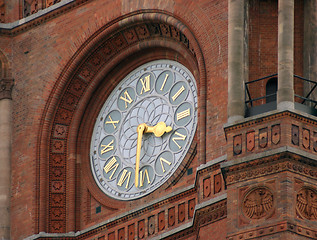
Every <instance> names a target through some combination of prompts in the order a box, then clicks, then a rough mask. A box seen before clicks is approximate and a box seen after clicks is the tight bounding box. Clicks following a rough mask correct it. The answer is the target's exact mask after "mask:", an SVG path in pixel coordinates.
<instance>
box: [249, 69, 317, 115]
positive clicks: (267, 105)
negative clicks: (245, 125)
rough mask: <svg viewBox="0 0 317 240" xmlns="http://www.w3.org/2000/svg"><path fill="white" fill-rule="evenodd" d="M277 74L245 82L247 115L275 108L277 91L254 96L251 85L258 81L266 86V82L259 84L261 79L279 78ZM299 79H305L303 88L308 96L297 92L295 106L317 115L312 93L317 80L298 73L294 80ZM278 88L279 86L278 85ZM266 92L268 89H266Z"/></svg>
mask: <svg viewBox="0 0 317 240" xmlns="http://www.w3.org/2000/svg"><path fill="white" fill-rule="evenodd" d="M277 77H278V75H277V74H272V75H268V76H265V77H262V78H259V79H256V80H252V81H249V82H246V83H245V106H246V116H247V117H248V116H253V115H257V114H260V113H263V112H268V111H271V110H275V109H276V107H277V105H276V91H275V92H274V93H271V94H265V95H262V96H257V97H252V95H251V92H252V91H251V90H250V86H252V84H255V83H257V85H258V86H259V85H260V86H261V85H262V86H265V85H264V84H259V82H261V81H265V80H268V79H272V78H277ZM295 79H299V80H301V81H303V89H305V90H304V92H306V93H307V94H306V96H301V95H299V94H298V93H296V92H295V94H294V96H295V99H296V100H295V108H296V109H298V110H301V111H304V112H306V113H309V114H312V115H315V116H317V101H316V100H314V99H313V98H312V94H313V93H314V92H316V91H317V90H316V89H317V82H314V81H312V80H309V79H306V78H303V77H301V76H298V75H294V80H295ZM307 88H308V89H307ZM276 89H277V86H276ZM264 91H265V92H266V89H265V90H264ZM272 98H273V99H275V100H274V101H269V102H268V101H267V100H268V99H272ZM316 99H317V98H316Z"/></svg>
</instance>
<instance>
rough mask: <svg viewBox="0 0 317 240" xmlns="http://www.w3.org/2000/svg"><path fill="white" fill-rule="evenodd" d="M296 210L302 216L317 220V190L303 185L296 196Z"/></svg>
mask: <svg viewBox="0 0 317 240" xmlns="http://www.w3.org/2000/svg"><path fill="white" fill-rule="evenodd" d="M296 210H297V213H298V214H299V215H300V217H302V218H306V219H308V220H317V190H316V189H313V188H308V187H303V188H302V189H301V190H300V191H299V192H298V194H297V196H296Z"/></svg>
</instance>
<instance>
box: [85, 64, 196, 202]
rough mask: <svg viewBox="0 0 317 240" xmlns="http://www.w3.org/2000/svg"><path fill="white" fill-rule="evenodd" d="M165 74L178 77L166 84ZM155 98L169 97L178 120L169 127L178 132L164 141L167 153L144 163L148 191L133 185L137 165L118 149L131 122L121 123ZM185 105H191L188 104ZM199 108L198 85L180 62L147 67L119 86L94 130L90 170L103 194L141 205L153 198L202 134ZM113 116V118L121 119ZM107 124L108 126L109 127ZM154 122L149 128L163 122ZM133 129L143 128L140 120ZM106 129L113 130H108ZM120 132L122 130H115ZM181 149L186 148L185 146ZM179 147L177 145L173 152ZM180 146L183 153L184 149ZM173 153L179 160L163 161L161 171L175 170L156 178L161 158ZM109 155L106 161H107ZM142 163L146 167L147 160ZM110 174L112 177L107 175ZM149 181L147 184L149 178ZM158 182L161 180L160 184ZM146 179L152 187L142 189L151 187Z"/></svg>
mask: <svg viewBox="0 0 317 240" xmlns="http://www.w3.org/2000/svg"><path fill="white" fill-rule="evenodd" d="M165 72H166V73H167V72H169V73H172V75H173V76H172V78H173V79H172V80H167V79H169V78H168V76H169V74H165V79H160V76H161V75H163V73H165ZM147 74H148V75H147ZM145 75H147V76H145ZM146 77H148V78H146ZM163 78H164V77H163ZM166 80H167V81H166ZM159 81H160V85H161V89H162V88H163V86H165V85H166V86H167V84H166V82H168V83H169V84H168V86H169V87H168V90H166V91H162V90H161V91H160V90H159V89H157V86H156V85H157V82H159ZM162 81H163V82H162ZM170 81H171V82H170ZM140 83H141V84H140ZM149 96H150V97H154V98H155V97H156V98H157V99H159V98H165V99H166V101H167V102H168V103H169V107H170V108H172V109H173V111H172V115H173V116H172V117H171V119H167V122H168V124H171V126H172V128H173V131H171V133H166V134H164V135H163V136H162V139H163V140H164V141H163V140H162V141H163V143H164V148H165V149H163V150H162V151H160V152H156V153H155V157H154V158H153V159H152V160H149V162H144V163H143V165H142V163H141V167H140V169H138V171H139V170H140V176H141V179H143V182H142V186H141V184H140V186H139V187H138V188H137V187H135V185H134V184H133V183H132V181H131V182H130V177H131V176H133V172H132V171H130V169H132V168H131V164H130V165H129V163H128V161H123V159H124V158H122V155H123V154H122V153H121V152H120V151H119V150H118V149H119V146H117V145H115V144H122V143H121V142H120V141H122V140H121V138H122V135H121V136H119V133H120V132H121V130H122V128H123V125H124V124H125V123H126V122H122V123H121V120H123V119H125V118H126V116H127V114H129V113H131V111H133V110H134V107H135V106H136V105H137V104H139V103H140V102H141V101H143V100H144V99H147V98H149ZM134 100H135V101H134ZM184 100H186V101H185V102H184ZM184 103H185V104H184ZM184 106H185V107H184ZM163 107H164V106H163ZM143 108H145V110H144V111H146V110H147V109H148V107H145V106H143ZM155 108H156V106H155V104H154V110H155ZM152 109H153V108H152ZM179 109H181V110H179ZM197 109H198V92H197V85H196V80H195V78H194V76H193V74H192V73H191V72H190V71H189V70H188V69H187V68H186V67H185V66H184V65H182V64H180V63H178V62H176V61H172V60H166V59H161V60H155V61H151V62H148V63H145V64H143V65H141V66H139V67H138V68H136V69H134V70H133V71H131V72H130V73H129V74H128V75H127V76H126V77H124V78H123V79H122V80H121V81H120V82H119V83H118V84H117V86H116V87H115V88H114V90H113V91H112V92H111V93H110V94H109V96H108V97H107V99H106V101H105V103H104V104H103V107H102V108H101V110H100V111H99V114H98V117H97V120H96V122H95V126H94V129H93V134H92V139H91V145H90V149H91V150H90V166H91V171H92V175H93V178H94V180H95V183H96V184H97V185H98V187H99V189H101V191H102V192H103V193H105V194H106V195H107V196H109V197H111V198H114V199H117V200H135V199H138V198H141V197H143V196H146V195H147V194H149V193H151V192H153V191H154V190H156V189H157V188H159V187H160V186H162V185H163V184H164V183H165V182H166V181H168V179H170V177H171V176H172V174H173V173H175V172H176V170H177V169H178V168H179V166H180V165H181V163H182V162H183V160H184V158H185V156H186V154H187V152H188V150H189V148H190V146H191V144H192V141H193V138H194V135H195V133H196V129H197V122H198V121H197V119H198V114H197ZM115 111H117V112H118V114H116V116H117V117H118V119H116V118H115V115H113V116H111V113H112V112H115ZM162 111H163V110H162ZM177 111H181V112H177ZM163 112H164V111H163ZM176 112H177V113H176ZM168 114H169V113H168ZM148 115H150V114H148ZM109 116H110V117H109ZM132 116H133V115H132ZM178 116H179V117H178ZM111 117H113V118H114V119H115V120H114V119H112V118H111ZM108 118H109V119H108ZM136 118H138V115H136ZM107 119H108V121H107V124H108V125H107V124H106V120H107ZM141 119H142V118H141ZM158 119H160V117H158ZM145 120H149V119H147V118H145V117H143V119H142V120H141V122H142V121H143V122H144V121H145ZM169 120H170V121H169ZM178 120H179V123H178V124H177V123H176V122H177V121H178ZM153 121H154V120H153V119H151V121H146V122H145V123H146V124H152V125H155V124H157V122H158V121H155V122H153ZM132 122H133V121H132ZM116 124H117V125H116ZM133 124H136V125H135V126H134V128H136V127H137V124H140V122H138V121H134V122H133ZM104 125H107V126H106V127H107V128H108V129H107V130H106V127H104ZM111 127H113V128H114V129H111ZM117 127H118V129H115V128H117ZM131 129H132V128H131ZM129 130H130V129H128V131H129ZM107 134H108V135H107ZM132 134H133V133H132ZM131 136H132V135H131ZM152 136H153V135H150V138H151V137H152ZM136 138H137V134H136V131H135V134H134V138H132V139H133V141H134V142H133V141H132V145H133V144H134V145H136ZM152 138H153V137H152ZM105 139H107V140H105ZM185 139H186V140H185ZM148 141H150V140H148ZM178 143H179V144H178ZM109 144H110V145H109ZM181 144H183V145H182V146H181ZM173 145H175V146H174V147H172V146H173ZM109 146H110V147H109ZM133 147H135V146H133ZM177 147H178V148H179V149H180V150H178V149H177ZM144 151H145V150H144ZM168 151H171V152H172V154H173V161H165V162H163V160H160V161H161V167H162V169H163V168H164V166H163V165H164V164H165V166H167V167H168V166H169V165H172V167H171V168H170V169H169V172H168V174H165V175H163V176H162V172H160V174H156V175H155V174H154V172H156V171H153V169H154V167H155V166H154V165H155V163H153V162H157V159H158V157H159V156H160V155H161V154H162V153H163V152H168ZM99 152H100V153H99ZM103 154H105V157H103V156H101V155H103ZM120 157H121V158H120ZM129 158H130V155H129ZM119 159H120V160H119ZM140 160H141V162H142V158H141V159H140ZM143 161H145V160H143ZM150 162H152V163H150ZM98 164H99V165H98ZM124 164H125V167H124V168H123V167H121V165H124ZM150 164H152V165H153V166H151V165H150ZM100 165H101V166H100ZM146 166H148V168H149V169H148V171H147V169H146ZM120 167H121V169H119V171H117V169H118V168H120ZM150 168H152V170H150ZM142 169H143V170H144V169H145V170H144V172H143V178H142ZM135 171H136V170H135ZM105 173H106V174H108V173H109V174H108V175H105ZM135 173H136V172H135ZM151 174H153V175H151ZM119 176H120V177H119ZM146 176H147V179H145V178H146ZM149 176H150V177H149ZM112 177H114V178H112ZM106 178H107V179H106ZM150 178H151V179H152V180H153V181H156V182H155V183H154V184H153V183H152V182H151V181H150V182H149V179H150ZM156 178H158V180H157V179H156ZM127 179H128V180H127ZM144 179H145V180H147V181H148V184H150V185H149V187H146V188H141V187H143V184H144V183H145V182H146V181H144ZM122 181H123V182H122ZM140 183H141V180H140ZM124 184H126V191H132V190H131V189H133V191H134V192H133V193H128V192H124V190H122V189H123V187H122V185H124ZM115 188H117V189H115Z"/></svg>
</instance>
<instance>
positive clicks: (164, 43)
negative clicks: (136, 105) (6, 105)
mask: <svg viewBox="0 0 317 240" xmlns="http://www.w3.org/2000/svg"><path fill="white" fill-rule="evenodd" d="M162 48H164V49H166V51H173V52H174V55H173V58H174V60H178V59H179V60H180V61H184V62H186V61H187V64H189V65H190V66H188V67H189V68H190V69H191V70H192V71H193V73H194V75H195V77H196V80H197V82H198V85H200V86H206V84H205V79H206V77H205V66H204V60H203V55H202V53H201V50H200V49H201V48H200V47H199V44H198V42H197V41H196V39H195V37H194V35H193V33H192V31H190V29H189V28H188V27H186V26H185V25H184V24H183V23H182V22H181V21H179V20H177V19H176V18H174V17H172V16H170V15H169V14H168V13H162V12H160V13H158V12H142V13H140V12H136V13H132V14H129V15H127V16H124V17H122V18H120V19H117V20H115V21H113V22H110V23H109V24H107V25H106V26H104V27H102V28H101V29H99V30H98V31H97V32H95V33H94V34H93V35H92V36H91V37H90V38H89V39H88V40H87V41H86V42H85V43H83V44H82V46H81V47H80V48H79V49H78V50H77V52H76V53H75V54H74V56H73V57H72V59H71V60H70V61H69V62H68V64H67V65H66V66H65V68H64V69H63V71H62V73H61V74H60V76H59V78H58V79H57V81H56V84H55V86H54V89H53V91H52V92H51V94H50V97H49V100H48V102H47V104H46V107H45V111H44V113H43V117H42V119H41V129H40V131H41V132H40V135H39V139H38V142H39V145H38V160H37V171H38V174H37V177H38V179H37V184H38V188H37V189H38V191H37V199H36V201H37V206H39V207H38V209H37V212H36V217H37V221H36V222H37V226H36V228H37V229H36V231H38V232H41V231H43V232H52V233H64V232H69V231H75V230H78V228H79V226H78V225H76V221H75V220H74V219H75V212H76V204H74V203H76V201H77V200H76V184H78V179H76V176H78V173H79V172H78V171H79V170H78V167H76V166H77V163H78V159H77V157H76V155H77V150H78V149H77V148H78V147H77V146H76V141H77V140H76V139H77V137H78V134H79V133H78V129H79V127H80V124H81V119H82V118H83V115H84V114H85V111H86V108H87V106H88V104H89V101H90V100H91V98H92V96H93V93H94V92H95V91H96V90H97V88H98V86H99V85H100V84H101V83H102V80H103V79H104V78H105V76H106V75H107V74H109V73H110V72H111V71H112V70H113V69H114V68H115V67H116V66H117V65H118V64H120V63H121V62H123V61H124V60H125V59H127V58H128V57H130V56H132V55H135V54H138V53H141V52H146V51H145V50H146V49H162ZM158 53H159V54H160V52H159V51H158ZM160 56H161V57H167V58H169V56H167V55H166V56H163V55H162V54H161V55H160ZM153 58H154V57H153V54H152V55H148V56H145V57H144V58H143V61H148V60H149V59H150V60H152V59H153ZM136 64H140V63H137V62H136V61H135V65H136ZM135 65H134V66H131V67H135ZM115 83H116V82H115V80H113V81H111V80H110V81H109V82H108V83H107V84H108V86H109V87H108V89H111V88H112V87H113V86H114V85H115ZM200 89H201V90H200V92H199V111H200V116H201V117H200V120H199V132H198V142H199V144H198V145H199V148H200V149H199V152H201V154H200V155H199V158H200V159H201V161H204V159H205V156H204V154H205V140H204V133H205V129H206V127H205V125H206V123H205V109H206V108H205V102H206V99H205V98H206V93H205V89H206V88H205V87H201V88H200ZM87 141H88V140H87ZM44 176H48V177H44ZM66 216H68V217H67V219H68V220H67V221H66Z"/></svg>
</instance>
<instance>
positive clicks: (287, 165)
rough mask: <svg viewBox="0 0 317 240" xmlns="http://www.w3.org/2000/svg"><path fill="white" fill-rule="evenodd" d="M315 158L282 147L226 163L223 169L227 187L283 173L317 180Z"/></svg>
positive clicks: (222, 165) (302, 152)
mask: <svg viewBox="0 0 317 240" xmlns="http://www.w3.org/2000/svg"><path fill="white" fill-rule="evenodd" d="M260 155H261V156H260ZM313 156H314V155H312V154H307V153H306V152H304V151H301V150H298V149H295V148H292V147H281V148H279V149H275V150H272V151H269V152H265V153H263V154H255V155H254V156H252V158H250V157H245V158H242V159H238V160H232V161H230V162H224V163H222V164H221V169H222V173H223V175H224V178H225V181H226V184H227V185H230V184H233V183H237V182H241V181H247V180H250V179H254V178H258V177H262V176H266V175H270V174H275V173H278V172H282V171H290V172H294V173H297V174H300V175H303V176H305V177H309V178H317V161H316V158H315V157H314V158H313Z"/></svg>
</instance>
